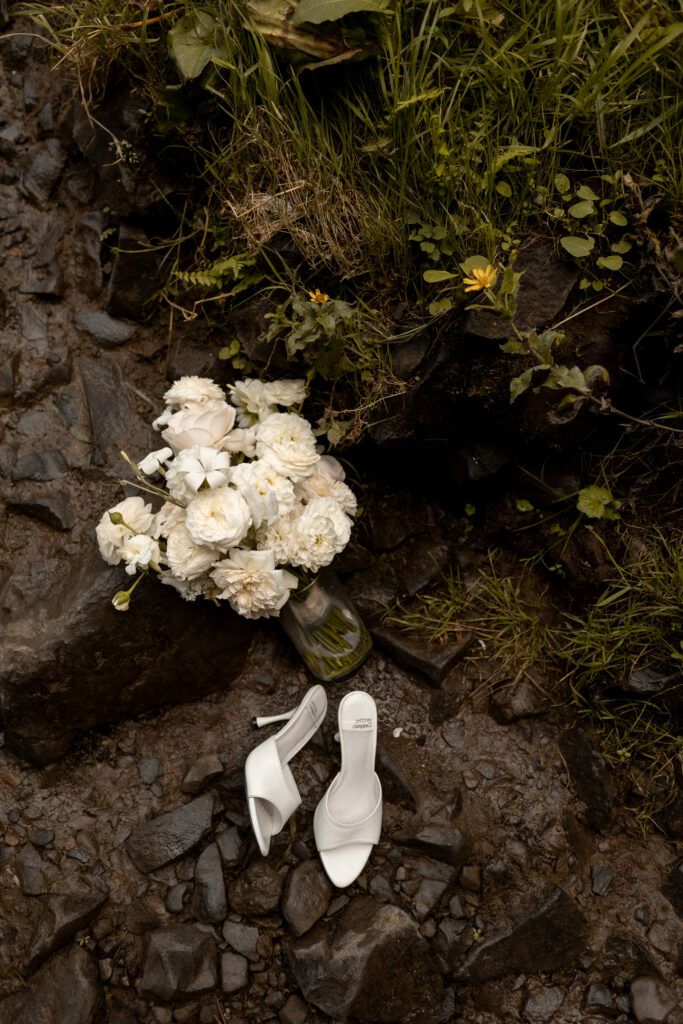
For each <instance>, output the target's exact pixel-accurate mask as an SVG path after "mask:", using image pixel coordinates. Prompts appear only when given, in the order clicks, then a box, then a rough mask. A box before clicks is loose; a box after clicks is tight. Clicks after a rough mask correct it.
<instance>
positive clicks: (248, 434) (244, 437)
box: [222, 427, 256, 459]
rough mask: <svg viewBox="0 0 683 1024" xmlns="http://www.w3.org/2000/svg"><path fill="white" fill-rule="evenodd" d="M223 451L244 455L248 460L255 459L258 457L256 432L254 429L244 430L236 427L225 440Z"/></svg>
mask: <svg viewBox="0 0 683 1024" xmlns="http://www.w3.org/2000/svg"><path fill="white" fill-rule="evenodd" d="M222 449H223V451H224V452H231V453H233V454H235V455H238V454H243V455H246V457H247V458H248V459H253V457H254V456H255V455H256V431H255V430H253V429H247V430H242V429H241V428H240V427H235V429H234V430H231V431H230V433H229V434H228V435H227V437H225V438H224V440H223V444H222Z"/></svg>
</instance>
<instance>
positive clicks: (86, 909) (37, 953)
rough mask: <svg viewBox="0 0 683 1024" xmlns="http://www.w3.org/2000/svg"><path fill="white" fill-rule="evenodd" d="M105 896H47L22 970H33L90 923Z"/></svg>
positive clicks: (102, 893)
mask: <svg viewBox="0 0 683 1024" xmlns="http://www.w3.org/2000/svg"><path fill="white" fill-rule="evenodd" d="M108 895H109V894H108V893H107V891H106V890H105V891H104V892H102V891H100V890H96V891H93V892H91V893H85V894H84V893H75V892H73V893H66V894H65V895H63V896H50V898H49V899H48V901H47V903H46V904H45V907H44V909H43V912H42V914H41V915H40V917H39V918H38V921H37V922H36V926H35V929H34V931H33V935H32V937H31V941H30V943H29V948H28V950H27V952H26V956H25V958H24V969H25V970H26V971H34V970H35V969H36V967H39V966H40V965H41V964H42V963H43V962H44V961H45V960H47V958H48V957H49V956H50V955H51V954H52V953H54V951H55V950H56V949H59V947H60V946H63V945H64V943H65V942H68V941H69V939H70V938H72V936H74V935H75V934H76V932H78V931H80V930H81V928H85V926H86V925H88V924H90V922H91V921H94V920H95V918H96V917H97V915H98V914H99V912H100V910H101V908H102V907H103V906H104V904H105V903H106V901H107V898H108Z"/></svg>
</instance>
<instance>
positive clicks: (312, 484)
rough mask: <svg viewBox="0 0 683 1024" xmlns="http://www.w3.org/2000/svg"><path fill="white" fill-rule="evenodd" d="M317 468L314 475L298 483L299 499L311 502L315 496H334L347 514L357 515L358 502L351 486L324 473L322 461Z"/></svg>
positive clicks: (296, 491)
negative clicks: (321, 467) (321, 469)
mask: <svg viewBox="0 0 683 1024" xmlns="http://www.w3.org/2000/svg"><path fill="white" fill-rule="evenodd" d="M325 458H328V456H325V455H324V456H323V458H322V459H321V460H320V462H322V461H323V459H325ZM335 461H336V459H335ZM315 469H316V471H315V473H314V474H313V476H309V477H307V478H306V479H305V480H302V481H301V483H298V484H297V485H296V487H295V489H294V491H295V494H296V496H297V498H298V499H299V501H304V502H310V501H313V499H314V498H332V499H334V501H336V502H337V503H338V504H339V505H340V506H341V508H342V510H343V511H344V512H345V513H346V514H347V515H350V516H352V515H355V514H356V509H357V507H358V503H357V501H356V496H355V494H354V493H353V491H352V490H351V488H350V487H347V486H346V484H345V483H343V482H342V481H341V480H335V479H334V478H333V477H331V476H328V475H327V474H326V473H322V472H321V471H320V463H319V464H318V465H317V466H316V467H315Z"/></svg>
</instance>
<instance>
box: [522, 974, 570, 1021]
mask: <svg viewBox="0 0 683 1024" xmlns="http://www.w3.org/2000/svg"><path fill="white" fill-rule="evenodd" d="M564 995H565V993H564V991H563V989H561V988H557V986H552V987H551V986H549V985H541V984H539V982H537V981H532V982H530V984H529V988H528V990H527V996H526V999H525V1000H524V1005H523V1006H522V1017H523V1018H524V1020H527V1021H529V1024H546V1021H549V1020H550V1018H551V1017H553V1016H554V1015H555V1013H556V1012H557V1011H558V1010H559V1008H560V1006H561V1005H562V1002H563V1000H564Z"/></svg>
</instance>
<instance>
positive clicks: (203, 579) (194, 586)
mask: <svg viewBox="0 0 683 1024" xmlns="http://www.w3.org/2000/svg"><path fill="white" fill-rule="evenodd" d="M161 582H162V583H165V584H166V586H168V587H173V589H174V590H177V591H178V593H179V594H180V596H181V597H182V598H183V600H184V601H196V600H197V598H198V597H206V598H208V599H209V600H210V601H217V600H218V595H219V593H220V591H219V589H218V587H217V586H216V584H215V583H214V582H213V580H212V579H211V578H210V577H209V576H200V577H199V579H196V580H177V579H175V577H173V576H162V577H161Z"/></svg>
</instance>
